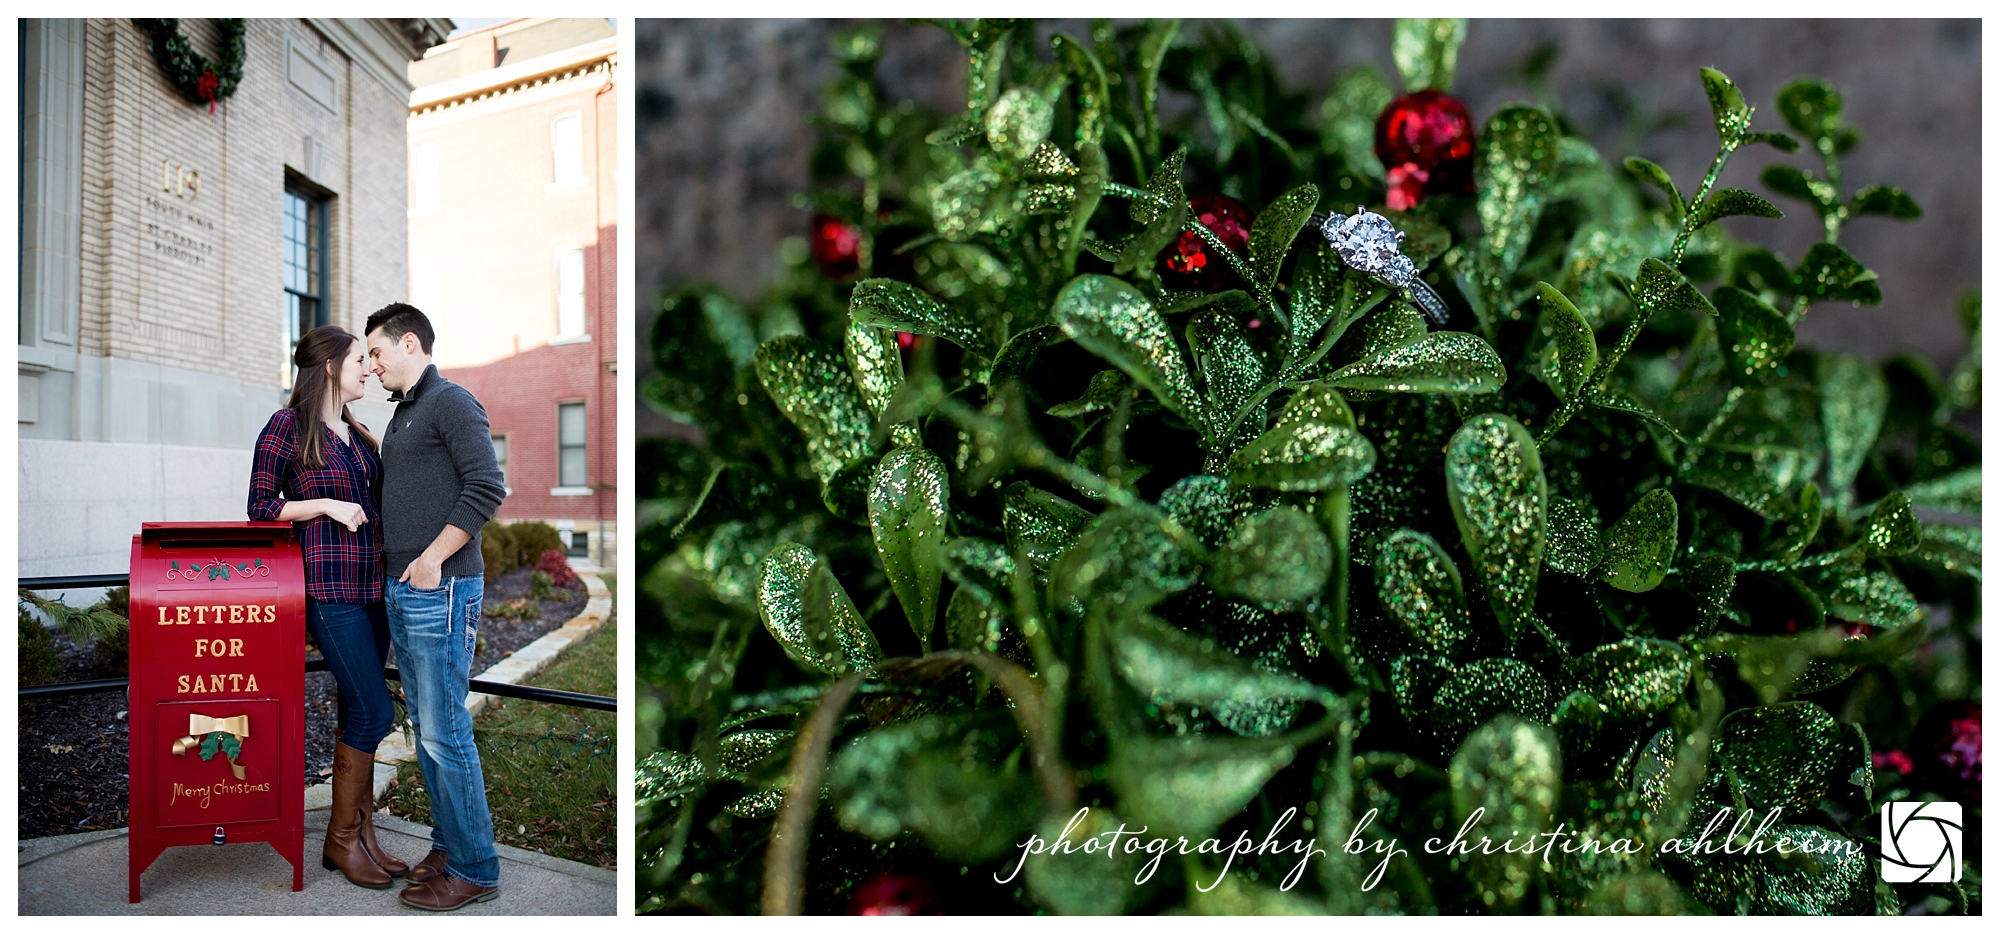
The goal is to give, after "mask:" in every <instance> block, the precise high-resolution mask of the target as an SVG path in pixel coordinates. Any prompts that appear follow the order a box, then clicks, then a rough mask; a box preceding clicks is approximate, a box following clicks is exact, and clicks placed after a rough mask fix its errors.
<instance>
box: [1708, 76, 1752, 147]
mask: <svg viewBox="0 0 2000 934" xmlns="http://www.w3.org/2000/svg"><path fill="white" fill-rule="evenodd" d="M1701 87H1702V90H1704V91H1706V92H1708V106H1709V109H1711V110H1713V111H1715V132H1716V133H1717V135H1719V136H1721V137H1722V138H1723V139H1724V140H1732V139H1735V138H1737V136H1739V135H1740V134H1742V132H1743V131H1744V130H1746V129H1748V128H1749V127H1750V107H1749V105H1747V104H1745V103H1743V92H1741V91H1738V90H1737V89H1736V82H1734V81H1731V80H1729V76H1728V75H1725V74H1723V73H1722V72H1719V71H1716V70H1715V69H1713V68H1703V69H1702V70H1701Z"/></svg>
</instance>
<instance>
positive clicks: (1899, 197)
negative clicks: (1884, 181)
mask: <svg viewBox="0 0 2000 934" xmlns="http://www.w3.org/2000/svg"><path fill="white" fill-rule="evenodd" d="M1847 213H1848V214H1849V215H1850V216H1854V217H1859V216H1860V215H1863V214H1881V215H1884V216H1886V217H1893V218H1895V219H1897V220H1899V221H1913V220H1916V219H1917V218H1920V217H1923V216H1924V209H1923V208H1920V207H1918V206H1917V201H1916V199H1915V198H1912V197H1910V196H1909V195H1907V194H1905V193H1904V192H1903V189H1901V188H1893V187H1890V186H1888V185H1870V186H1868V187H1866V188H1863V189H1861V190H1860V191H1858V192H1856V193H1855V195H1854V200H1853V201H1850V202H1848V205H1847Z"/></svg>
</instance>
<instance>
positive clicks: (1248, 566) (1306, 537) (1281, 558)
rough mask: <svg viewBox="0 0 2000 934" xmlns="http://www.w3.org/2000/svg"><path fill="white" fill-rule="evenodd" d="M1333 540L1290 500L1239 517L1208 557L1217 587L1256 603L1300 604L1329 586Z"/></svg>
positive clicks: (1210, 578) (1213, 584)
mask: <svg viewBox="0 0 2000 934" xmlns="http://www.w3.org/2000/svg"><path fill="white" fill-rule="evenodd" d="M1332 568H1333V546H1332V545H1331V544H1329V543H1328V542H1327V539H1326V533H1324V532H1322V531H1320V527H1319V523H1317V522H1314V521H1313V518H1312V517H1311V516H1308V515H1306V514H1305V513H1304V512H1301V511H1299V510H1297V509H1294V508H1292V507H1290V506H1280V507H1278V508H1277V509H1271V510H1267V511H1264V512H1260V513H1258V514H1256V515H1254V516H1250V517H1249V518H1246V519H1244V520H1243V521H1241V522H1238V523H1236V527H1235V528H1234V529H1232V530H1231V531H1230V533H1229V537H1228V538H1227V539H1225V540H1224V541H1223V543H1222V547H1221V548H1220V549H1218V550H1217V551H1216V552H1215V554H1214V555H1212V556H1210V558H1209V563H1208V585H1209V586H1210V587H1213V588H1215V590H1216V592H1217V593H1221V594H1224V595H1227V596H1233V597H1240V598H1242V599H1244V600H1249V601H1251V602H1253V603H1262V604H1283V605H1291V604H1297V603H1299V602H1301V601H1303V600H1306V599H1307V598H1309V597H1311V596H1312V595H1314V594H1317V593H1319V592H1320V589H1321V588H1323V587H1325V586H1326V578H1327V575H1328V574H1330V573H1331V572H1332Z"/></svg>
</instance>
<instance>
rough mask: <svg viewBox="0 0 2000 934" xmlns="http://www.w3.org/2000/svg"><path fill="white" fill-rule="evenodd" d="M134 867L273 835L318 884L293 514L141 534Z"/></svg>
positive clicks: (301, 572)
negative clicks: (310, 833)
mask: <svg viewBox="0 0 2000 934" xmlns="http://www.w3.org/2000/svg"><path fill="white" fill-rule="evenodd" d="M131 613H132V681H131V687H130V688H129V689H128V693H127V702H128V709H129V710H130V711H131V713H130V717H131V734H130V737H129V739H130V755H131V771H130V773H129V779H130V784H129V791H128V793H129V795H130V805H131V831H130V837H129V839H128V841H127V846H128V847H129V849H128V863H127V872H128V874H129V876H130V884H131V900H132V901H134V902H136V901H138V900H139V876H140V874H142V873H144V872H145V871H146V867H147V866H150V865H152V864H153V860H155V859H157V858H159V855H160V853H161V852H162V851H164V850H166V848H167V847H170V846H194V845H207V844H215V845H217V846H220V845H222V844H224V843H250V842H255V841H263V842H267V843H269V844H271V846H272V847H273V848H275V849H276V850H277V851H278V854H279V855H280V856H283V857H284V858H285V859H287V860H290V861H291V863H292V891H294V892H296V891H299V890H301V889H303V888H304V887H305V862H304V845H305V729H306V721H305V649H306V635H305V634H306V583H305V563H304V560H303V558H302V557H301V556H300V554H299V545H298V541H297V540H296V539H295V538H294V537H293V534H292V526H291V523H289V522H148V523H145V524H144V525H142V526H140V532H139V534H138V535H134V536H132V602H131Z"/></svg>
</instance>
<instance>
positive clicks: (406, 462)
mask: <svg viewBox="0 0 2000 934" xmlns="http://www.w3.org/2000/svg"><path fill="white" fill-rule="evenodd" d="M366 333H367V336H368V359H369V361H370V367H371V368H372V369H373V370H374V372H375V375H376V377H377V378H378V379H380V380H381V381H382V388H384V389H387V390H389V392H390V393H391V395H390V397H389V401H391V402H394V403H396V414H395V417H394V418H393V419H391V420H390V423H389V428H388V430H387V431H385V432H383V434H382V476H381V478H380V480H379V483H380V490H381V493H380V496H379V500H380V502H381V504H382V556H383V559H384V561H385V563H386V564H387V568H386V570H387V572H388V577H389V582H388V584H387V586H386V587H384V588H383V594H382V599H383V602H384V603H385V604H387V608H388V611H389V638H390V640H391V641H392V642H394V643H395V646H396V667H397V668H398V669H399V670H400V671H401V672H402V677H403V697H404V700H405V702H406V709H407V710H408V711H409V715H410V726H411V727H412V728H414V729H415V730H416V734H417V765H418V767H419V768H420V769H422V770H423V776H424V787H425V789H427V790H428V791H429V792H430V796H431V824H432V829H431V852H430V854H429V855H428V856H425V857H424V859H423V862H421V863H419V864H417V866H416V867H415V868H413V869H411V870H410V874H409V876H408V877H407V880H406V881H408V882H410V883H412V885H411V886H410V887H409V888H406V889H404V890H403V893H402V895H401V898H402V901H403V904H405V905H409V906H410V907H412V908H421V909H425V910H427V911H452V910H455V909H457V908H460V907H462V906H465V905H469V904H472V903H474V902H483V901H487V900H489V899H492V898H493V897H495V896H497V895H499V894H500V857H499V854H498V853H497V852H496V851H495V850H494V848H493V816H492V814H491V813H490V812H488V811H487V809H486V779H485V776H484V774H483V773H482V772H481V771H480V768H479V748H478V747H477V746H475V745H474V744H473V740H472V716H471V715H470V714H468V713H467V712H466V710H465V694H466V682H467V681H468V680H469V679H470V678H471V677H472V656H473V650H474V648H475V646H476V645H477V644H478V634H477V631H476V630H477V629H478V626H479V608H480V601H481V599H482V598H483V597H484V595H485V583H486V579H485V571H486V563H485V561H484V560H483V559H482V558H481V557H480V553H479V530H480V529H481V528H483V527H484V526H485V525H486V523H487V521H488V520H490V519H492V518H493V513H494V512H495V511H496V510H498V509H499V508H500V501H501V500H502V499H504V498H505V497H506V495H507V489H506V486H505V483H504V475H503V474H502V473H501V472H500V465H499V463H498V461H496V460H495V459H494V456H493V436H492V434H491V431H490V429H489V427H488V424H487V421H486V409H485V407H484V406H481V405H480V404H479V400H478V399H475V398H473V397H472V393H470V392H468V391H466V389H465V387H463V386H460V385H458V384H457V383H454V382H452V381H450V380H448V379H445V378H444V377H442V376H439V375H438V371H437V365H436V364H434V363H432V362H431V341H432V338H433V334H432V331H431V323H430V320H429V319H428V318H425V317H424V313H423V312H421V311H418V310H417V309H415V308H412V307H410V306H409V305H405V304H402V303H400V302H398V303H395V304H391V305H388V306H385V307H384V308H383V309H382V310H381V311H378V312H376V313H374V314H372V315H369V316H368V327H367V332H366Z"/></svg>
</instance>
